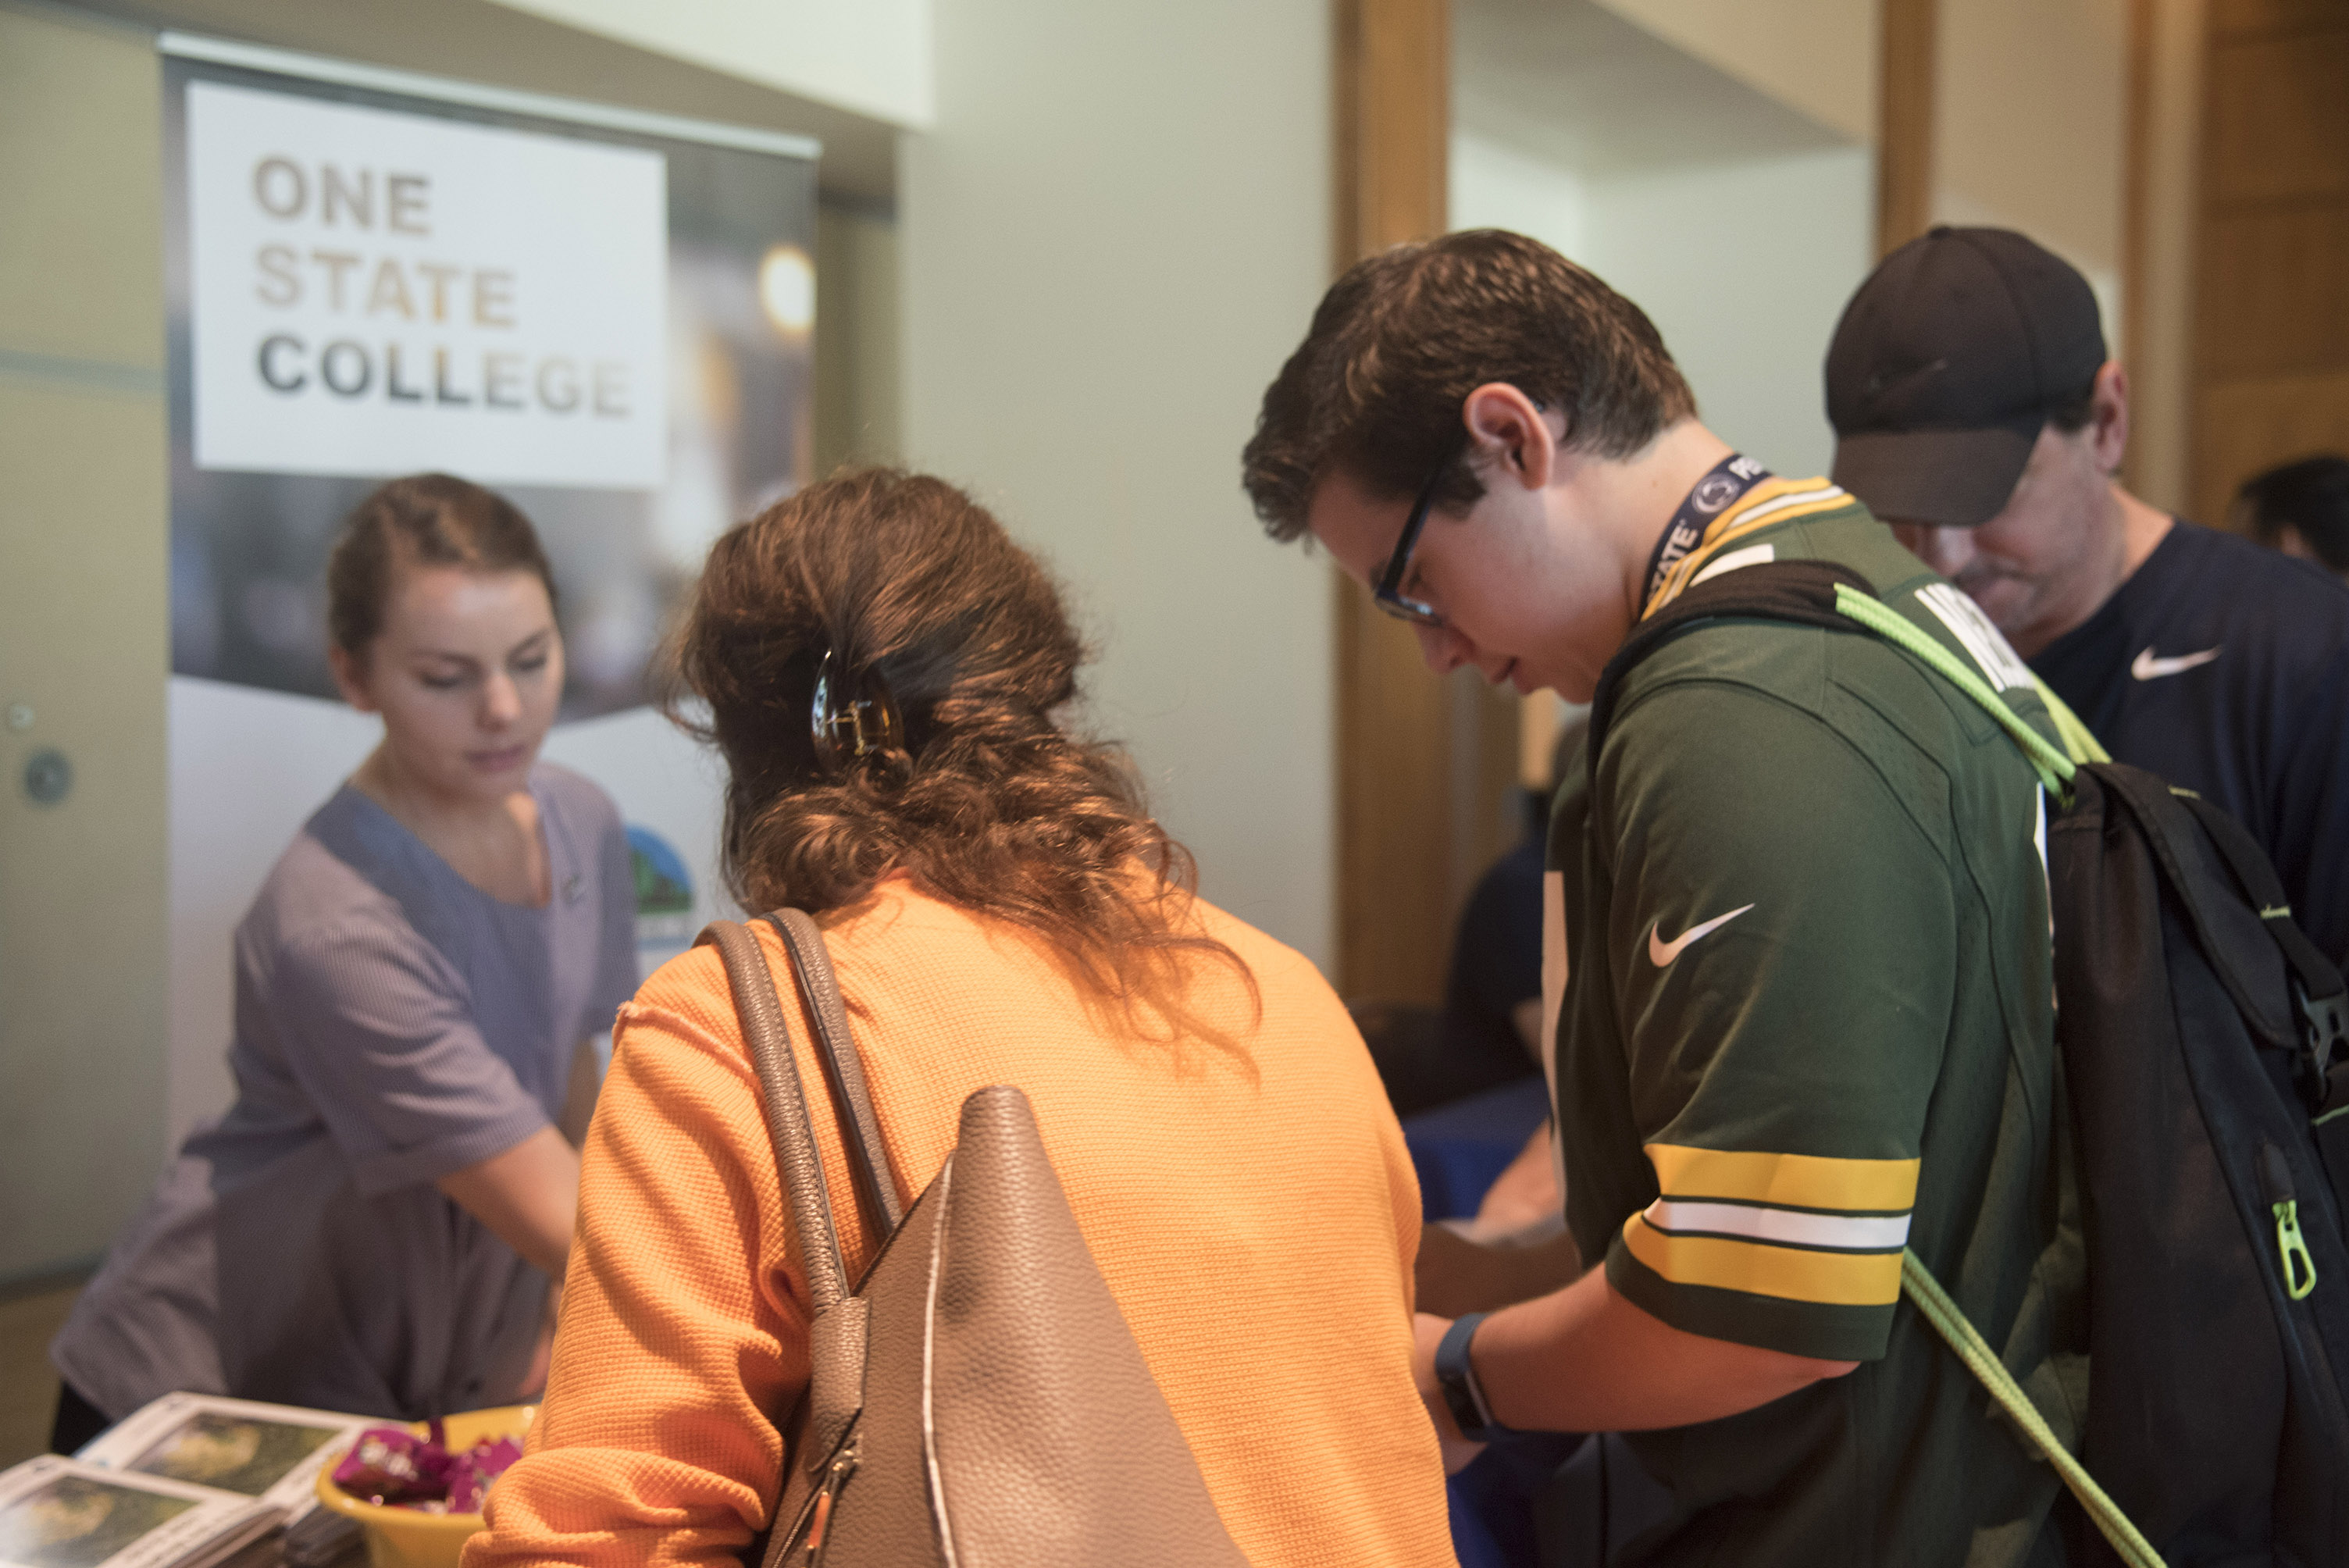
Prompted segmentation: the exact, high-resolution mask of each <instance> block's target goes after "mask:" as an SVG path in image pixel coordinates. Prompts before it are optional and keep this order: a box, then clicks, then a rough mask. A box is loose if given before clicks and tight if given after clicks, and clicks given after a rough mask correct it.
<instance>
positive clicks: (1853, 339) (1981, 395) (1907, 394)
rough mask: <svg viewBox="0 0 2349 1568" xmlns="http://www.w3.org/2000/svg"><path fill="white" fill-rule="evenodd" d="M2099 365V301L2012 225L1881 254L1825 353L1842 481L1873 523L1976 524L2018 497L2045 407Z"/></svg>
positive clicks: (1955, 232)
mask: <svg viewBox="0 0 2349 1568" xmlns="http://www.w3.org/2000/svg"><path fill="white" fill-rule="evenodd" d="M2104 363H2105V332H2104V324H2103V321H2102V319H2101V318H2100V316H2099V315H2098V314H2097V311H2096V295H2095V291H2094V290H2092V289H2090V288H2089V287H2088V280H2087V279H2085V278H2084V277H2082V276H2081V275H2080V274H2079V273H2077V272H2075V271H2074V270H2073V269H2072V267H2071V265H2070V264H2069V263H2066V262H2064V261H2063V260H2062V259H2060V258H2059V257H2056V256H2054V255H2052V254H2050V253H2048V252H2046V251H2044V250H2043V249H2041V248H2040V247H2039V246H2037V245H2034V244H2033V243H2032V242H2030V241H2029V240H2026V239H2024V238H2023V236H2022V235H2020V234H2018V233H2015V232H2013V231H2011V230H2007V229H1952V228H1946V227H1945V228H1938V229H1935V230H1933V231H1932V232H1930V233H1929V234H1925V235H1922V236H1920V237H1919V238H1917V239H1914V240H1911V241H1909V242H1908V243H1907V244H1905V245H1903V246H1901V247H1900V248H1899V250H1897V251H1895V252H1893V253H1891V254H1890V255H1889V256H1887V257H1885V258H1884V260H1883V262H1882V263H1879V264H1878V267H1877V269H1876V271H1875V272H1873V273H1869V274H1868V281H1867V282H1866V283H1864V284H1860V285H1859V292H1858V293H1857V294H1854V295H1852V296H1851V303H1850V304H1847V305H1846V306H1845V307H1844V312H1843V319H1842V320H1841V321H1839V322H1837V324H1836V331H1835V340H1834V342H1832V343H1831V344H1829V345H1828V346H1827V422H1828V423H1829V424H1831V425H1833V426H1834V427H1835V432H1836V454H1835V481H1836V483H1837V484H1839V485H1841V486H1843V488H1844V489H1846V490H1849V491H1851V493H1852V494H1854V495H1856V496H1857V497H1858V498H1859V499H1860V500H1862V501H1865V502H1866V503H1867V505H1868V510H1869V511H1873V512H1875V513H1876V514H1877V515H1878V517H1886V518H1895V519H1898V520H1899V521H1903V522H1926V523H1938V524H1940V525H1941V526H1943V527H1956V528H1972V527H1976V526H1978V525H1979V524H1982V523H1985V522H1988V521H1990V520H1991V519H1992V518H1993V517H1995V516H1996V515H1998V512H1999V510H2000V509H2001V508H2002V507H2003V506H2005V505H2006V500H2007V497H2009V496H2011V495H2013V493H2014V483H2015V480H2019V479H2021V478H2022V477H2023V464H2024V463H2025V462H2026V461H2028V460H2029V459H2030V457H2031V449H2032V446H2033V443H2034V442H2036V441H2037V440H2038V439H2039V432H2040V430H2041V429H2042V428H2044V426H2045V425H2046V423H2047V415H2048V411H2049V410H2050V409H2051V408H2054V407H2057V406H2059V405H2061V404H2064V403H2069V402H2074V401H2076V400H2077V399H2078V398H2080V397H2082V396H2084V395H2085V393H2086V392H2087V390H2088V388H2089V387H2091V386H2093V385H2094V384H2095V378H2096V372H2097V371H2098V370H2099V369H2100V368H2102V367H2103V366H2104Z"/></svg>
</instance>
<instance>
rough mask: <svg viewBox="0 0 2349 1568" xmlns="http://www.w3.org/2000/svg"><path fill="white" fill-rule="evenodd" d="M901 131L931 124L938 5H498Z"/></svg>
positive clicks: (784, 1)
mask: <svg viewBox="0 0 2349 1568" xmlns="http://www.w3.org/2000/svg"><path fill="white" fill-rule="evenodd" d="M498 3H499V4H500V5H510V6H512V8H513V9H515V10H517V11H528V12H530V13H532V14H533V15H539V16H544V17H546V18H548V19H549V20H552V21H556V22H563V23H566V24H568V25H569V26H574V27H580V28H584V29H585V30H586V31H588V32H591V33H601V34H603V35H604V36H606V37H611V38H617V39H619V40H620V41H621V42H623V43H627V44H634V45H635V46H637V47H638V48H643V49H652V50H656V51H657V52H658V53H661V54H664V55H669V56H673V57H676V58H678V59H680V60H689V61H691V62H693V63H694V64H695V65H698V66H707V67H710V68H711V69H713V70H719V71H724V72H726V73H727V74H728V75H730V76H737V77H742V78H743V79H745V80H747V81H754V82H761V83H763V84H765V85H766V86H768V87H773V88H782V89H783V90H784V91H785V92H791V93H798V94H800V95H801V96H802V97H805V98H814V99H815V100H817V101H818V102H820V103H828V104H832V105H834V106H836V107H838V108H845V109H852V110H854V111H855V112H856V113H858V114H864V115H871V116H872V117H874V119H883V120H886V121H888V122H889V123H890V124H892V125H902V126H922V125H927V124H928V123H929V121H930V113H931V108H932V93H931V82H932V78H931V61H930V36H931V15H930V8H931V0H854V4H849V5H843V4H841V3H840V0H663V3H661V4H658V5H648V4H647V3H646V0H498Z"/></svg>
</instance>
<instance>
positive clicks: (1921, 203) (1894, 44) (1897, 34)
mask: <svg viewBox="0 0 2349 1568" xmlns="http://www.w3.org/2000/svg"><path fill="white" fill-rule="evenodd" d="M1877 18H1878V28H1879V29H1880V31H1881V35H1882V36H1881V39H1880V48H1879V54H1878V59H1879V62H1880V63H1879V67H1878V76H1877V84H1876V254H1877V256H1878V259H1879V260H1880V259H1882V258H1883V257H1885V256H1889V255H1890V254H1891V253H1893V252H1895V251H1897V250H1899V248H1900V247H1901V246H1903V245H1905V244H1907V243H1908V242H1909V241H1911V240H1913V239H1915V238H1916V237H1917V236H1918V235H1920V234H1921V233H1923V232H1925V230H1926V229H1927V227H1928V226H1930V224H1931V222H1932V221H1933V99H1934V93H1933V80H1934V64H1935V61H1936V59H1937V57H1938V51H1937V50H1936V49H1935V48H1934V34H1935V33H1936V31H1937V30H1938V29H1939V27H1940V6H1939V5H1938V4H1937V3H1936V0H1879V3H1878V6H1877Z"/></svg>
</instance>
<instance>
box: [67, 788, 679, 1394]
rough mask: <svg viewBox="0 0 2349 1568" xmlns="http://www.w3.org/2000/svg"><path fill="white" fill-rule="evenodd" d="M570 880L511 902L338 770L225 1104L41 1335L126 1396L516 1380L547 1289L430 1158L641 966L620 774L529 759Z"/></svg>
mask: <svg viewBox="0 0 2349 1568" xmlns="http://www.w3.org/2000/svg"><path fill="white" fill-rule="evenodd" d="M530 788H531V793H532V794H533V796H534V797H535V798H536V799H537V801H538V808H539V820H540V823H541V830H542V832H543V836H544V840H545V845H546V855H547V861H548V870H549V872H550V879H549V880H550V882H551V883H552V886H553V890H554V896H553V897H552V898H551V899H550V900H549V902H548V903H547V904H546V906H545V907H544V908H542V909H532V908H527V907H524V906H522V905H519V904H510V903H501V902H500V901H498V900H496V899H494V898H492V897H491V896H490V895H488V894H487V893H485V892H481V890H480V889H479V888H477V887H475V886H473V885H472V884H471V882H466V881H465V880H464V879H463V878H462V877H460V876H459V875H458V874H457V873H456V872H454V871H452V870H451V869H450V866H449V864H448V862H447V861H443V860H441V859H440V856H439V855H438V854H436V853H434V852H433V851H431V850H430V849H429V848H428V847H427V846H426V845H425V843H424V842H423V841H422V840H420V839H419V838H417V837H416V835H415V834H413V833H411V832H409V830H407V829H406V828H404V827H402V826H401V825H400V824H399V823H398V821H396V820H394V819H393V818H392V817H391V816H390V815H389V814H388V812H386V811H385V810H383V809H382V808H381V807H380V806H378V805H377V804H376V803H375V802H374V801H372V800H370V799H367V797H366V796H365V795H362V794H360V793H359V792H358V791H357V790H356V789H351V788H350V787H349V786H347V785H346V786H345V787H344V788H343V789H340V790H338V791H336V794H335V796H334V798H333V799H329V800H328V801H327V802H326V804H325V805H324V806H322V807H320V808H319V809H318V810H317V812H316V814H315V815H314V816H312V817H311V819H310V820H309V821H308V822H307V823H305V824H304V826H303V829H302V831H301V833H300V835H299V836H298V837H296V838H295V841H294V842H293V843H292V845H290V846H289V847H288V848H287V850H286V851H285V855H284V856H283V857H282V858H280V860H279V861H278V862H277V865H276V867H275V869H274V870H273V871H272V872H270V875H269V879H268V881H267V882H264V883H263V884H262V889H261V892H260V895H259V896H258V897H256V898H255V899H254V903H253V908H252V909H251V911H249V912H248V913H246V915H245V917H244V920H243V923H241V924H239V925H238V927H237V931H236V942H235V954H236V1019H235V1034H234V1037H233V1040H232V1042H231V1044H230V1047H229V1065H230V1067H231V1068H232V1069H233V1072H234V1075H235V1078H236V1087H237V1098H236V1102H235V1104H234V1105H233V1107H231V1109H229V1112H228V1114H227V1115H226V1116H224V1117H222V1119H220V1120H219V1121H218V1122H216V1123H212V1124H211V1125H208V1126H204V1127H200V1128H198V1129H197V1130H196V1131H194V1132H193V1133H192V1134H191V1135H190V1137H189V1139H188V1141H187V1143H186V1145H185V1146H184V1147H183V1148H182V1149H181V1152H180V1155H179V1157H178V1159H177V1160H176V1161H173V1162H172V1164H171V1168H170V1169H169V1170H167V1171H165V1172H164V1175H163V1179H162V1181H160V1183H159V1184H158V1185H157V1187H156V1190H155V1191H154V1193H153V1194H152V1196H151V1197H150V1199H149V1201H148V1203H147V1207H146V1209H145V1210H144V1211H143V1212H141V1213H140V1216H139V1217H138V1219H136V1220H135V1221H133V1222H132V1223H131V1224H130V1225H129V1228H128V1229H127V1230H125V1231H124V1233H122V1234H121V1235H120V1236H119V1238H117V1240H116V1242H115V1244H114V1247H113V1250H112V1251H111V1252H110V1253H109V1254H108V1257H107V1261H106V1264H105V1266H104V1267H103V1268H101V1269H100V1270H99V1271H98V1276H97V1277H96V1278H95V1279H93V1280H92V1281H91V1282H90V1284H89V1287H88V1289H87V1290H85V1291H84V1292H83V1293H82V1295H81V1298H80V1300H79V1301H78V1303H77V1304H76V1305H75V1308H74V1311H73V1315H72V1316H71V1317H70V1318H68V1319H67V1323H66V1326H65V1328H64V1329H63V1330H62V1331H61V1332H60V1333H59V1334H58V1336H57V1340H56V1342H55V1343H54V1344H53V1345H52V1346H50V1356H51V1357H52V1358H53V1359H54V1360H55V1361H56V1363H57V1367H58V1370H59V1371H60V1372H62V1373H63V1374H64V1376H65V1377H66V1380H67V1382H69V1383H71V1384H72V1385H73V1386H74V1387H76V1388H78V1389H79V1390H80V1392H81V1393H82V1395H83V1396H84V1397H85V1398H88V1400H89V1401H90V1402H91V1403H92V1404H94V1405H96V1406H97V1407H98V1408H99V1409H101V1410H103V1411H104V1412H105V1413H106V1414H108V1415H109V1416H112V1417H116V1418H120V1417H123V1416H126V1415H129V1413H130V1412H131V1411H132V1410H134V1409H136V1408H138V1407H140V1405H142V1404H144V1403H146V1402H147V1401H148V1400H149V1399H150V1398H154V1397H156V1396H157V1395H160V1394H164V1393H168V1392H171V1391H172V1390H174V1389H189V1390H192V1391H195V1392H200V1393H220V1394H231V1395H235V1396H238V1397H240V1398H256V1399H273V1400H277V1401H281V1402H284V1403H287V1404H295V1405H312V1406H319V1407H323V1408H329V1409H339V1410H352V1411H357V1412H359V1413H362V1414H367V1415H384V1416H398V1417H401V1418H409V1419H416V1418H422V1417H424V1416H428V1415H435V1414H440V1413H442V1412H445V1411H450V1410H463V1409H471V1408H477V1407H481V1406H485V1405H495V1404H501V1403H504V1402H506V1401H507V1400H508V1399H510V1398H512V1395H513V1394H514V1393H515V1392H516V1391H517V1389H518V1386H519V1384H520V1382H521V1379H522V1377H523V1374H524V1372H525V1371H526V1369H527V1364H528V1359H529V1356H530V1351H531V1346H532V1343H533V1335H534V1331H535V1329H536V1326H537V1321H538V1317H539V1315H540V1312H541V1310H542V1309H543V1305H544V1301H545V1295H546V1288H547V1281H546V1278H545V1276H544V1275H543V1274H540V1273H539V1272H538V1271H537V1270H535V1269H533V1268H532V1267H531V1266H530V1265H529V1264H525V1263H523V1260H522V1259H521V1258H520V1257H519V1256H518V1255H517V1254H516V1253H514V1252H513V1250H512V1248H510V1247H508V1246H507V1245H506V1244H505V1243H503V1242H502V1241H500V1240H498V1238H497V1237H496V1236H494V1235H493V1234H492V1233H491V1232H490V1231H489V1229H488V1227H486V1226H484V1225H483V1224H481V1222H480V1221H478V1220H476V1219H474V1218H473V1217H472V1215H471V1214H470V1213H468V1212H465V1211H464V1210H463V1209H461V1208H460V1207H459V1206H458V1205H457V1204H456V1203H454V1202H450V1200H449V1199H448V1198H446V1197H444V1196H442V1195H441V1193H440V1190H439V1189H438V1188H437V1187H435V1186H434V1185H433V1183H434V1182H435V1181H437V1180H439V1179H440V1177H442V1176H445V1175H448V1174H449V1173H450V1172H451V1171H458V1170H461V1169H463V1168H464V1167H466V1166H468V1165H471V1164H475V1163H477V1162H479V1161H482V1160H486V1159H488V1158H489V1157H490V1156H492V1155H493V1154H497V1153H500V1152H502V1151H503V1150H507V1149H510V1148H512V1147H513V1146H514V1145H515V1144H517V1143H519V1142H521V1141H522V1140H524V1139H526V1138H528V1137H529V1136H531V1134H533V1133H534V1132H536V1131H537V1130H539V1129H540V1128H541V1127H543V1126H546V1125H547V1124H548V1123H550V1122H551V1121H552V1120H553V1119H554V1117H555V1116H556V1115H557V1114H558V1113H559V1112H560V1110H561V1109H562V1102H563V1096H564V1088H565V1087H566V1084H567V1082H568V1078H569V1073H570V1066H571V1058H572V1053H573V1051H574V1048H575V1047H576V1046H577V1044H578V1042H579V1040H580V1039H581V1038H582V1037H586V1036H589V1035H600V1034H603V1033H605V1032H606V1031H608V1030H609V1029H610V1028H611V1026H612V1022H613V1016H614V1014H615V1013H616V1012H617V1010H618V1008H619V1006H620V1004H621V1003H622V1002H624V1001H626V1000H627V998H628V997H629V996H630V995H633V994H634V993H635V991H636V944H635V924H634V923H635V882H634V877H633V874H632V872H631V869H630V863H629V855H628V847H627V840H626V834H625V832H624V830H623V829H622V827H621V824H620V820H619V817H618V814H617V813H616V811H615V810H613V807H612V803H611V801H610V800H609V799H606V798H605V795H604V793H603V791H602V790H600V789H597V788H596V787H595V785H593V784H591V783H589V782H588V781H587V780H586V779H583V778H581V777H580V776H578V775H577V774H575V773H571V772H568V771H566V770H564V769H560V768H556V767H554V766H553V765H551V764H544V763H542V764H541V765H540V766H539V767H537V768H536V769H533V772H532V775H531V782H530Z"/></svg>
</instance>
